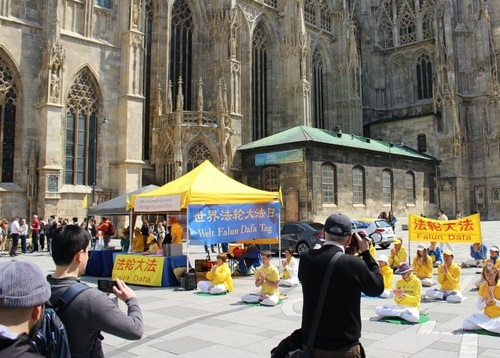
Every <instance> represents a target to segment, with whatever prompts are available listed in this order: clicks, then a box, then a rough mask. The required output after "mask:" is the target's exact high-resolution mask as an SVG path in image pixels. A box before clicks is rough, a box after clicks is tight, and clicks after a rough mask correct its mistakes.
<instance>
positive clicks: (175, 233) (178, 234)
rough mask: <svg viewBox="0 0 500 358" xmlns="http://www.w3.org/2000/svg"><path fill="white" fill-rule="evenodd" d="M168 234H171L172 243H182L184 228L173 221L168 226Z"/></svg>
mask: <svg viewBox="0 0 500 358" xmlns="http://www.w3.org/2000/svg"><path fill="white" fill-rule="evenodd" d="M170 235H172V244H182V238H183V237H184V230H182V226H180V225H179V223H175V224H173V225H172V227H171V228H170Z"/></svg>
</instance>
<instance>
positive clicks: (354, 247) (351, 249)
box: [346, 232, 370, 255]
mask: <svg viewBox="0 0 500 358" xmlns="http://www.w3.org/2000/svg"><path fill="white" fill-rule="evenodd" d="M356 234H358V235H359V237H360V238H362V239H363V240H370V238H369V237H368V236H367V235H366V234H365V233H364V232H358V233H354V232H353V233H352V236H351V242H350V243H349V246H347V248H346V253H348V254H350V255H354V254H355V253H357V252H358V251H359V243H358V240H357V239H356V237H355V236H354V235H356Z"/></svg>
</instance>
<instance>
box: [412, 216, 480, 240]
mask: <svg viewBox="0 0 500 358" xmlns="http://www.w3.org/2000/svg"><path fill="white" fill-rule="evenodd" d="M408 237H409V239H410V241H436V242H453V243H457V244H472V243H474V242H481V241H482V237H481V221H480V219H479V214H474V215H470V216H466V217H464V218H461V219H458V220H448V221H441V220H432V219H428V218H423V217H421V216H418V215H413V214H409V215H408Z"/></svg>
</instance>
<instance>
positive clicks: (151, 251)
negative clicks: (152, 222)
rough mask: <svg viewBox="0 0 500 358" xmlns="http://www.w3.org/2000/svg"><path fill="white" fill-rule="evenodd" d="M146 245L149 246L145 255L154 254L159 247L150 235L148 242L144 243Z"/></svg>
mask: <svg viewBox="0 0 500 358" xmlns="http://www.w3.org/2000/svg"><path fill="white" fill-rule="evenodd" d="M146 244H147V245H149V246H148V251H147V253H148V254H156V250H158V248H159V246H158V244H157V243H156V239H155V237H154V236H153V235H152V234H150V235H149V236H148V241H147V242H146Z"/></svg>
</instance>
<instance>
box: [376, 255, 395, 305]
mask: <svg viewBox="0 0 500 358" xmlns="http://www.w3.org/2000/svg"><path fill="white" fill-rule="evenodd" d="M377 261H378V266H379V268H380V273H381V274H382V277H383V278H384V292H383V293H382V294H381V295H380V296H379V297H380V298H388V297H392V279H393V277H394V271H392V269H391V267H390V266H389V264H388V261H389V259H388V258H387V255H380V256H379V258H378V259H377Z"/></svg>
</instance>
